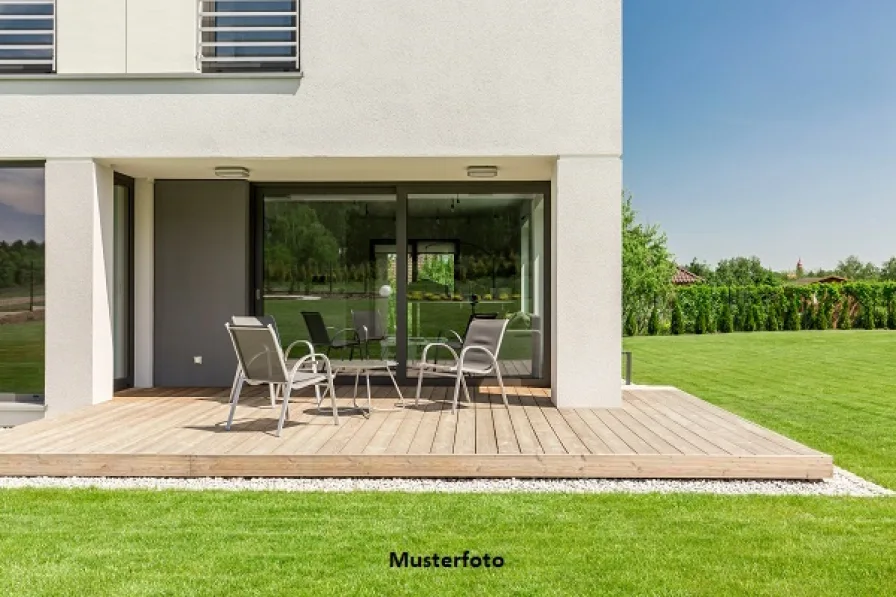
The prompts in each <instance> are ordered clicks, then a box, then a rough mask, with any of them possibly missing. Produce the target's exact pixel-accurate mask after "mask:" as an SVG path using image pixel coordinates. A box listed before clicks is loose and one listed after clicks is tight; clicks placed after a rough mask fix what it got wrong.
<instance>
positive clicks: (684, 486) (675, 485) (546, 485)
mask: <svg viewBox="0 0 896 597" xmlns="http://www.w3.org/2000/svg"><path fill="white" fill-rule="evenodd" d="M26 487H27V488H44V489H84V488H96V489H149V490H187V491H203V490H222V491H285V492H311V491H315V492H352V491H384V492H385V491H388V492H404V493H427V492H435V493H639V494H645V493H694V494H718V495H804V496H844V497H845V496H849V497H883V496H896V492H894V491H891V490H889V489H886V488H884V487H880V486H879V485H875V484H874V483H871V482H870V481H866V480H865V479H862V478H861V477H859V476H857V475H854V474H852V473H850V472H849V471H845V470H843V469H841V468H838V467H834V476H833V477H832V478H831V479H828V480H824V481H726V480H712V479H705V480H666V479H364V478H325V479H302V478H297V479H287V478H252V479H248V478H237V479H225V478H183V479H175V478H138V477H124V478H114V477H0V489H18V488H26Z"/></svg>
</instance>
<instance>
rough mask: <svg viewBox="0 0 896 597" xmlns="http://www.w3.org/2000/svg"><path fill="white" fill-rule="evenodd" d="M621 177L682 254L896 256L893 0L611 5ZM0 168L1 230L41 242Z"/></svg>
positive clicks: (36, 179)
mask: <svg viewBox="0 0 896 597" xmlns="http://www.w3.org/2000/svg"><path fill="white" fill-rule="evenodd" d="M623 45H624V48H623V71H624V75H623V91H624V106H623V110H624V113H623V131H624V158H623V168H624V184H625V187H626V189H627V190H629V191H630V192H631V193H632V194H633V196H634V204H635V207H636V209H638V210H639V212H640V215H641V217H642V219H643V220H645V221H647V222H649V223H651V224H659V225H660V226H661V227H662V229H663V230H664V231H665V232H666V233H667V234H668V238H669V247H670V249H671V250H672V252H673V253H674V254H675V256H676V258H677V260H678V261H679V262H680V263H682V264H684V263H688V262H690V260H691V259H692V258H694V257H696V258H697V259H699V260H701V261H707V262H709V263H717V262H718V260H719V259H723V258H728V257H734V256H751V255H757V256H758V257H760V258H761V259H762V261H763V263H765V264H766V265H767V266H770V267H772V268H773V269H779V270H780V269H793V268H794V267H795V265H796V261H797V260H798V259H802V261H803V264H804V266H805V268H806V269H809V270H811V269H818V268H832V267H833V266H835V265H836V263H837V261H839V260H841V259H843V258H844V257H846V256H847V255H850V254H856V255H858V256H859V257H860V258H861V259H863V260H865V261H873V262H875V263H878V264H879V263H880V262H882V261H884V260H885V259H887V258H889V257H891V256H893V255H896V234H894V224H896V0H623ZM42 185H43V183H42V179H41V176H40V174H39V170H2V169H0V240H4V239H6V240H9V239H11V238H19V237H23V236H24V237H26V238H38V239H40V238H42V236H43V231H42V216H41V215H40V214H42V213H43V205H42V200H41V197H42V195H43V186H42Z"/></svg>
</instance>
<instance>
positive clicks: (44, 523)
mask: <svg viewBox="0 0 896 597" xmlns="http://www.w3.org/2000/svg"><path fill="white" fill-rule="evenodd" d="M894 506H896V500H882V499H878V500H860V499H809V498H799V499H798V498H772V497H764V498H763V497H750V498H737V497H727V498H723V497H715V496H650V495H642V496H618V495H617V496H563V495H554V496H532V495H528V496H527V495H516V496H514V495H493V496H482V495H444V494H440V495H419V494H418V495H397V494H351V495H341V494H329V495H321V494H311V495H302V494H274V493H267V494H227V493H220V492H206V493H200V494H196V493H185V492H161V493H147V492H121V493H114V492H100V491H75V492H64V491H15V492H6V493H0V524H2V525H3V529H4V530H3V533H2V534H0V593H2V594H5V595H17V596H18V595H48V596H49V595H53V596H55V595H92V596H93V595H110V596H122V595H300V594H303V595H344V594H366V595H395V594H408V595H426V594H429V595H436V594H439V595H441V594H446V595H447V594H450V595H471V594H472V595H504V594H519V595H586V594H595V595H597V594H601V595H634V594H641V595H645V594H650V595H711V596H716V595H733V594H742V595H761V594H775V595H787V596H789V597H793V596H799V595H806V596H811V597H816V596H818V595H831V594H841V595H885V594H892V593H893V592H894V591H896V562H894V558H893V553H894V552H893V549H894V548H893V541H894V540H896V536H894V529H896V508H894ZM392 550H397V551H399V552H401V551H405V550H407V551H409V552H410V553H412V554H419V553H426V554H431V553H433V552H439V553H440V554H443V555H444V554H448V555H454V554H461V553H463V551H464V550H470V551H472V552H473V553H480V554H481V553H483V552H487V553H489V554H491V555H492V556H494V555H500V556H502V557H503V558H504V560H505V565H504V567H503V568H501V569H490V570H485V569H476V570H474V569H466V570H464V569H459V570H449V569H443V568H440V569H411V570H408V569H390V568H389V552H390V551H392Z"/></svg>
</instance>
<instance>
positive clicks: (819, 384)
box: [625, 330, 896, 489]
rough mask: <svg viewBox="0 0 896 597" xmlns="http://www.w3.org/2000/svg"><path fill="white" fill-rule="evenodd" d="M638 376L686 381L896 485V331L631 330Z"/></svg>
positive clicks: (695, 390)
mask: <svg viewBox="0 0 896 597" xmlns="http://www.w3.org/2000/svg"><path fill="white" fill-rule="evenodd" d="M625 346H626V348H627V349H630V350H632V351H633V353H634V375H633V377H634V381H635V382H636V383H647V384H669V385H674V386H677V387H679V388H681V389H683V390H685V391H687V392H690V393H692V394H694V395H696V396H699V397H700V398H703V399H704V400H708V401H709V402H713V403H715V404H718V405H719V406H721V407H723V408H725V409H728V410H730V411H732V412H735V413H737V414H739V415H742V416H744V417H746V418H748V419H750V420H752V421H754V422H756V423H759V424H761V425H764V426H766V427H769V428H771V429H774V430H775V431H778V432H780V433H783V434H784V435H787V436H788V437H791V438H793V439H795V440H797V441H800V442H802V443H804V444H807V445H809V446H811V447H813V448H815V449H817V450H821V451H823V452H826V453H828V454H832V455H833V456H834V461H835V463H836V464H837V465H838V466H842V467H843V468H846V469H848V470H851V471H853V472H854V473H857V474H859V475H861V476H863V477H867V478H869V479H871V480H873V481H876V482H877V483H880V484H882V485H886V486H887V487H890V488H892V489H896V332H889V331H872V332H869V331H859V330H856V331H828V332H757V333H752V334H745V333H740V334H713V335H710V336H663V337H655V338H646V337H639V338H626V340H625Z"/></svg>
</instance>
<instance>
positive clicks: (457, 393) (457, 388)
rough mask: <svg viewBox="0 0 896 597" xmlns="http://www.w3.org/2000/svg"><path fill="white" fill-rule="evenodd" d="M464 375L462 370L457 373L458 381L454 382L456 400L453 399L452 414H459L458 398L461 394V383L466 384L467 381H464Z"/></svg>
mask: <svg viewBox="0 0 896 597" xmlns="http://www.w3.org/2000/svg"><path fill="white" fill-rule="evenodd" d="M463 379H464V376H463V374H462V373H461V372H459V371H458V373H457V381H455V382H454V400H452V401H451V414H452V415H454V414H457V399H458V397H459V396H460V384H461V382H463V383H464V384H465V385H466V383H467V382H465V381H463Z"/></svg>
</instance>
